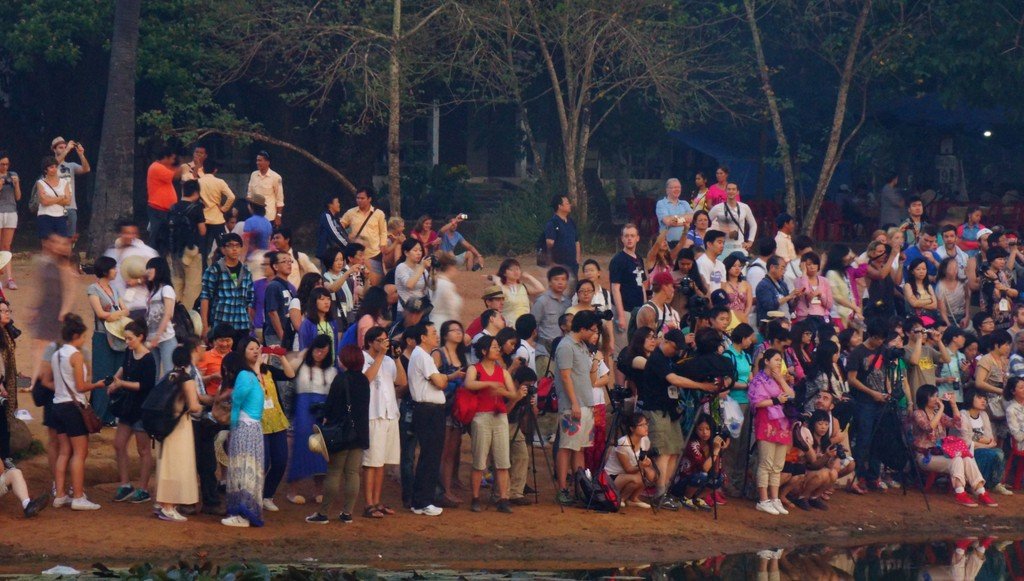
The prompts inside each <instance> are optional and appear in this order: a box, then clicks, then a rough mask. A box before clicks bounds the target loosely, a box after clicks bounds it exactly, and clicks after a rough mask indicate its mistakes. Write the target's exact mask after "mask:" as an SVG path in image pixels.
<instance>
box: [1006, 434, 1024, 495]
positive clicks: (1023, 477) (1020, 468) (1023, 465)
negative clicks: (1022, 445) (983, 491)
mask: <svg viewBox="0 0 1024 581" xmlns="http://www.w3.org/2000/svg"><path fill="white" fill-rule="evenodd" d="M1015 465H1016V466H1015ZM1011 473H1012V474H1013V478H1010V474H1011ZM1022 481H1024V451H1020V450H1018V449H1017V446H1014V445H1012V444H1011V445H1010V457H1009V458H1007V460H1006V471H1005V472H1003V482H1005V483H1006V485H1007V486H1009V487H1010V488H1014V489H1017V490H1020V489H1021V485H1022V484H1024V482H1022Z"/></svg>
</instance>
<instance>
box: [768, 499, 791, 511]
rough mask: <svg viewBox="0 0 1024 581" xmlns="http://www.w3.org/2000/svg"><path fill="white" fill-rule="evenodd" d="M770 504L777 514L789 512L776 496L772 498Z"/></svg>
mask: <svg viewBox="0 0 1024 581" xmlns="http://www.w3.org/2000/svg"><path fill="white" fill-rule="evenodd" d="M772 506H774V507H775V512H777V513H779V514H789V511H788V510H786V507H784V506H782V501H781V500H779V499H778V498H774V499H772Z"/></svg>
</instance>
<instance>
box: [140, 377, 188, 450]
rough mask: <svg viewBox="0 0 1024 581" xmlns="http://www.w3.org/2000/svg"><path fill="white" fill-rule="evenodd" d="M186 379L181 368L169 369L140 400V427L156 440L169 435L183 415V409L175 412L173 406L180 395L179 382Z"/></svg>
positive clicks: (161, 440)
mask: <svg viewBox="0 0 1024 581" xmlns="http://www.w3.org/2000/svg"><path fill="white" fill-rule="evenodd" d="M187 379H188V376H187V375H185V374H184V373H183V372H182V371H181V370H174V371H171V372H170V373H168V374H167V375H165V376H164V377H163V379H161V380H160V381H158V382H157V384H156V385H154V386H153V389H152V390H150V392H149V395H147V396H146V399H145V400H143V401H142V408H141V418H140V419H141V420H142V429H144V430H146V433H147V434H149V437H150V438H153V439H154V440H156V441H157V442H163V441H164V438H166V437H167V436H169V435H171V432H173V431H174V427H175V426H177V425H178V420H180V419H181V416H183V415H185V410H182V412H181V413H178V414H176V413H174V408H175V406H176V404H177V402H178V397H179V396H180V395H181V384H182V382H184V381H185V380H187Z"/></svg>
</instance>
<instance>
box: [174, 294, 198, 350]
mask: <svg viewBox="0 0 1024 581" xmlns="http://www.w3.org/2000/svg"><path fill="white" fill-rule="evenodd" d="M171 325H172V326H173V327H174V338H175V339H177V340H178V345H183V344H184V343H185V339H187V338H188V337H198V336H199V333H200V331H202V329H196V327H195V325H193V324H192V317H191V316H190V315H189V313H188V307H186V306H185V305H183V304H181V301H178V302H176V303H174V313H173V314H172V315H171Z"/></svg>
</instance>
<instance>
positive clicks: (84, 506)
mask: <svg viewBox="0 0 1024 581" xmlns="http://www.w3.org/2000/svg"><path fill="white" fill-rule="evenodd" d="M99 509H100V505H98V504H96V503H95V502H92V501H90V500H89V499H88V498H86V497H84V496H83V497H82V498H76V499H74V500H72V501H71V510H99Z"/></svg>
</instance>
